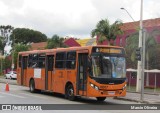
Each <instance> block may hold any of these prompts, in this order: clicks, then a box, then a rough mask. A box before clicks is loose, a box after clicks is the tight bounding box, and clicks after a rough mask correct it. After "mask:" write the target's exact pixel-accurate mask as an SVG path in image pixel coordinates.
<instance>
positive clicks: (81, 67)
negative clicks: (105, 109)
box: [77, 53, 88, 96]
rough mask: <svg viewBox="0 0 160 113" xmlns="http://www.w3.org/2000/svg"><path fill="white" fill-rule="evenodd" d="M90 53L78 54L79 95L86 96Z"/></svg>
mask: <svg viewBox="0 0 160 113" xmlns="http://www.w3.org/2000/svg"><path fill="white" fill-rule="evenodd" d="M87 60H88V53H78V74H77V83H78V84H77V94H78V95H82V96H86V95H87V92H86V89H87Z"/></svg>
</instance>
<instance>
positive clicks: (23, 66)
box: [20, 56, 28, 85]
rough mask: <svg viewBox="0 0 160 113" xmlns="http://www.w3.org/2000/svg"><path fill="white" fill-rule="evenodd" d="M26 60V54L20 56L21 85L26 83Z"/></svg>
mask: <svg viewBox="0 0 160 113" xmlns="http://www.w3.org/2000/svg"><path fill="white" fill-rule="evenodd" d="M27 61H28V56H22V62H21V63H22V64H21V77H20V79H21V80H20V81H21V85H26V84H27V83H26V79H27Z"/></svg>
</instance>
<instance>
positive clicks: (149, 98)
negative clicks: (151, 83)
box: [115, 92, 160, 104]
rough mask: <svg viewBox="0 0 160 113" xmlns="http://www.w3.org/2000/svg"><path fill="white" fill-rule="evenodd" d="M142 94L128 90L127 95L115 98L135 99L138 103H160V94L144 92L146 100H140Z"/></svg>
mask: <svg viewBox="0 0 160 113" xmlns="http://www.w3.org/2000/svg"><path fill="white" fill-rule="evenodd" d="M140 97H141V94H140V93H136V92H127V95H126V96H125V97H117V98H115V99H119V100H126V101H134V102H137V103H146V104H160V94H155V95H153V94H148V93H145V94H144V99H143V100H144V101H143V102H141V100H140Z"/></svg>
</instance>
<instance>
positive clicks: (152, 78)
mask: <svg viewBox="0 0 160 113" xmlns="http://www.w3.org/2000/svg"><path fill="white" fill-rule="evenodd" d="M136 83H137V70H135V69H127V85H128V87H127V90H128V91H136ZM144 91H145V92H147V93H160V70H157V69H154V70H145V74H144Z"/></svg>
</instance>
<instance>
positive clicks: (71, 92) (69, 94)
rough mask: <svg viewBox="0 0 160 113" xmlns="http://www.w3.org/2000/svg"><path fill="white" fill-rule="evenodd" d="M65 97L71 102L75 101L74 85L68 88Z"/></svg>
mask: <svg viewBox="0 0 160 113" xmlns="http://www.w3.org/2000/svg"><path fill="white" fill-rule="evenodd" d="M65 95H66V97H67V98H68V99H69V100H71V101H73V100H75V96H74V89H73V85H72V84H69V85H68V86H67V89H66V94H65Z"/></svg>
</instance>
